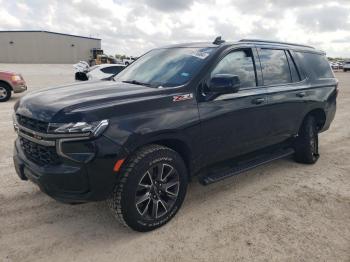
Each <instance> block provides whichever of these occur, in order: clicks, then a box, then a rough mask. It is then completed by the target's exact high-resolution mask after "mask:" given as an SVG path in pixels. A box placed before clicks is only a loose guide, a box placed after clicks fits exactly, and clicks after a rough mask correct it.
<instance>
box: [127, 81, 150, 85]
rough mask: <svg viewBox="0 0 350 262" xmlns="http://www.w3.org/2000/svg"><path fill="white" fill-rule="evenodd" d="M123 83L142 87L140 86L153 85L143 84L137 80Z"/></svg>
mask: <svg viewBox="0 0 350 262" xmlns="http://www.w3.org/2000/svg"><path fill="white" fill-rule="evenodd" d="M122 82H123V83H128V84H134V85H140V86H151V84H148V83H142V82H139V81H137V80H125V81H122Z"/></svg>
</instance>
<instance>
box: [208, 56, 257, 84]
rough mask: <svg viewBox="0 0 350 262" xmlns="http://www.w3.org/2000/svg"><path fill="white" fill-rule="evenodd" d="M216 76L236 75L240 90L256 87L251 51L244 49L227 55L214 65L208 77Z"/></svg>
mask: <svg viewBox="0 0 350 262" xmlns="http://www.w3.org/2000/svg"><path fill="white" fill-rule="evenodd" d="M216 74H232V75H237V76H238V77H239V79H240V81H241V87H242V88H245V87H254V86H256V78H255V69H254V60H253V53H252V51H251V50H250V49H246V50H239V51H234V52H232V53H229V54H228V55H227V56H225V57H224V58H223V59H222V60H221V61H220V62H219V63H218V64H217V65H216V67H215V68H214V70H213V71H212V72H211V75H210V76H211V77H213V76H214V75H216Z"/></svg>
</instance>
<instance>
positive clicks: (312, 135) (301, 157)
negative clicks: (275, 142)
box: [294, 116, 319, 164]
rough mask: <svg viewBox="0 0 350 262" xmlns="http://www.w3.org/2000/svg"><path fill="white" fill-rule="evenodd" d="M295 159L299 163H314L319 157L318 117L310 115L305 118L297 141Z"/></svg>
mask: <svg viewBox="0 0 350 262" xmlns="http://www.w3.org/2000/svg"><path fill="white" fill-rule="evenodd" d="M294 158H295V160H296V161H297V162H299V163H305V164H313V163H315V162H316V161H317V160H318V158H319V153H318V127H317V121H316V118H315V117H313V116H308V117H306V119H305V120H304V122H303V124H302V127H301V129H300V132H299V134H298V137H297V138H296V141H295V157H294Z"/></svg>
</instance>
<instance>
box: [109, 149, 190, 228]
mask: <svg viewBox="0 0 350 262" xmlns="http://www.w3.org/2000/svg"><path fill="white" fill-rule="evenodd" d="M119 175H120V181H119V183H118V184H117V186H116V187H115V190H114V192H113V195H112V196H111V198H110V199H109V200H108V204H109V207H110V208H111V210H112V212H113V213H114V214H115V216H116V217H117V218H118V219H119V220H120V221H121V222H122V223H123V224H124V225H126V226H129V227H130V228H132V229H134V230H136V231H141V232H145V231H150V230H153V229H156V228H158V227H160V226H162V225H164V224H166V223H167V222H168V221H169V220H170V219H172V218H173V217H174V216H175V214H176V212H177V211H178V210H179V208H180V206H181V204H182V202H183V200H184V198H185V194H186V188H187V170H186V167H185V164H184V162H183V160H182V159H181V157H180V156H179V155H178V154H177V153H176V152H175V151H173V150H172V149H170V148H167V147H163V146H159V145H149V146H146V147H144V148H141V149H140V150H138V151H137V152H136V153H135V154H134V155H133V156H132V157H131V158H130V160H129V161H128V162H127V163H125V166H123V168H122V170H121V172H120V174H119Z"/></svg>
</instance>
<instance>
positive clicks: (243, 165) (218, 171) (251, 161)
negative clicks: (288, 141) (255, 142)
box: [199, 148, 294, 185]
mask: <svg viewBox="0 0 350 262" xmlns="http://www.w3.org/2000/svg"><path fill="white" fill-rule="evenodd" d="M293 153H294V149H292V148H287V149H279V150H276V151H273V152H264V153H262V154H259V155H256V156H254V157H251V158H246V159H244V160H240V161H237V162H234V163H232V162H231V163H228V164H227V165H226V166H225V167H219V168H218V167H216V168H210V169H209V170H208V171H207V173H206V174H205V175H204V176H202V177H200V178H199V182H200V183H201V184H203V185H209V184H212V183H215V182H218V181H220V180H223V179H225V178H228V177H231V176H235V175H238V174H240V173H243V172H246V171H248V170H250V169H253V168H255V167H258V166H261V165H263V164H266V163H269V162H271V161H274V160H277V159H280V158H284V157H287V156H290V155H292V154H293Z"/></svg>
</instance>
